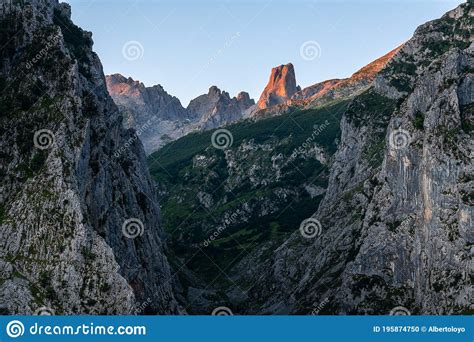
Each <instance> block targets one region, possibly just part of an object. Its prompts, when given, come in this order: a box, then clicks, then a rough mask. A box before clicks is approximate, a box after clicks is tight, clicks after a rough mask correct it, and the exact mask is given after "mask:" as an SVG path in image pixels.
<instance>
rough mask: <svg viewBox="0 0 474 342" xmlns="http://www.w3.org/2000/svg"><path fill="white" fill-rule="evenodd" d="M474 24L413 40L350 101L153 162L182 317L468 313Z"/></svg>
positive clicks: (457, 23) (200, 139) (460, 18)
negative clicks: (215, 311) (216, 311)
mask: <svg viewBox="0 0 474 342" xmlns="http://www.w3.org/2000/svg"><path fill="white" fill-rule="evenodd" d="M472 15H473V10H472V5H471V4H463V5H461V6H459V7H458V8H457V9H455V10H453V11H451V12H449V13H448V14H446V15H445V16H443V17H442V18H441V19H439V20H435V21H432V22H429V23H426V24H425V25H422V26H420V27H419V28H418V29H417V31H416V32H415V34H414V37H413V38H412V39H410V40H409V41H408V42H407V43H405V44H404V45H403V47H401V49H399V51H397V52H396V53H395V54H393V53H392V54H391V56H390V58H387V60H386V61H383V62H382V63H379V64H378V66H376V68H379V67H381V66H380V65H382V66H384V67H383V69H382V70H380V69H379V72H378V74H372V75H373V77H372V76H371V77H372V80H373V82H371V83H370V82H369V83H365V80H364V81H363V82H362V83H360V84H361V85H362V86H361V88H358V91H357V92H356V93H355V94H354V93H353V94H352V95H351V96H350V98H349V100H343V101H341V99H344V98H345V97H344V96H343V97H341V98H339V101H336V103H335V104H332V105H329V106H328V105H327V103H326V104H320V105H318V107H317V108H316V109H301V108H299V109H296V110H295V107H297V106H287V107H284V108H283V107H282V111H280V112H276V114H279V115H277V116H273V117H270V118H264V119H261V120H257V121H250V120H249V121H245V122H242V123H239V124H236V125H230V126H228V127H226V129H227V130H228V131H222V130H217V131H214V132H206V133H200V134H191V135H188V136H187V137H184V138H182V139H179V140H177V141H176V142H173V143H172V144H170V145H168V146H165V147H164V148H163V149H162V150H160V151H159V152H158V153H156V154H154V155H152V156H151V157H150V158H149V163H150V167H151V171H152V174H153V175H154V177H155V179H157V180H158V182H159V183H160V184H161V185H162V187H161V188H160V198H161V199H162V203H163V214H164V225H165V229H166V230H167V231H168V232H169V234H170V236H171V238H172V243H171V246H172V255H171V260H172V262H173V263H176V264H178V265H180V266H181V267H182V268H181V272H180V274H179V275H180V279H181V280H182V284H183V287H182V288H180V289H179V296H180V297H179V298H180V300H181V301H183V303H185V304H186V306H187V307H188V309H189V311H190V312H193V313H196V312H197V313H206V312H209V311H210V308H212V307H215V306H217V305H225V306H228V307H230V308H231V309H232V310H233V311H234V312H238V313H252V314H254V313H264V314H268V313H272V314H275V313H277V314H283V313H289V314H308V313H321V314H323V313H326V314H388V313H389V312H390V311H391V310H392V309H394V308H396V307H399V306H403V307H404V308H406V309H405V310H408V311H410V312H412V313H413V314H419V313H424V314H440V313H444V314H460V313H468V312H472V310H474V305H473V303H474V299H473V294H474V288H473V283H472V273H473V264H474V263H473V261H474V260H473V240H474V229H473V227H474V225H473V224H472V215H473V211H474V208H473V204H474V203H473V198H472V193H473V186H474V183H473V182H474V181H473V173H474V166H473V163H472V160H473V158H472V156H473V149H474V146H473V141H474V139H473V138H474V137H473V131H472V127H473V119H474V112H473V108H474V105H473V102H474V96H473V94H474V83H473V79H474V75H473V70H474V68H473V66H474V56H473V53H474V44H473V37H472ZM379 62H380V61H379ZM371 70H373V69H370V68H369V69H366V74H367V73H368V74H371ZM356 75H357V74H356ZM361 75H362V74H359V76H361ZM362 78H364V77H362ZM325 120H328V124H327V125H324V124H325ZM313 125H317V126H316V127H313ZM312 129H313V130H314V131H313V132H311V130H312ZM339 132H340V133H339ZM219 136H220V137H221V138H222V139H220V140H219V139H218V137H219ZM339 141H340V142H339ZM224 147H225V149H223V151H221V150H220V149H221V148H224ZM184 266H185V267H184Z"/></svg>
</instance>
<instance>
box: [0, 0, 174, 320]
mask: <svg viewBox="0 0 474 342" xmlns="http://www.w3.org/2000/svg"><path fill="white" fill-rule="evenodd" d="M0 8H1V17H0V21H1V22H0V27H1V31H0V44H1V46H2V47H3V48H2V50H1V52H0V63H1V67H0V88H1V89H0V90H1V92H0V136H1V139H0V148H1V151H2V152H1V154H0V159H1V162H0V175H1V182H0V194H1V196H0V241H1V242H0V246H1V248H0V303H1V306H2V307H1V310H2V312H3V313H16V314H31V313H32V312H34V311H36V310H37V309H39V308H41V307H48V308H49V309H50V310H53V311H55V312H56V313H57V314H87V313H91V314H99V313H100V314H125V313H132V312H133V311H134V310H136V307H137V306H140V307H142V308H145V310H146V312H150V313H162V314H163V313H176V312H178V306H177V302H176V301H175V299H174V295H173V293H172V288H171V282H172V279H171V274H170V268H169V265H168V262H167V259H166V257H165V256H164V254H163V251H164V245H163V243H162V238H161V234H162V232H161V228H160V211H159V206H158V204H157V202H156V198H155V193H154V185H153V183H152V181H151V179H150V176H149V173H148V170H147V168H146V164H145V154H144V152H143V147H142V146H141V144H140V142H139V141H138V137H137V135H136V134H135V132H134V131H133V130H125V129H123V128H122V118H121V116H120V115H119V114H118V111H117V108H116V106H115V104H114V103H113V101H112V99H111V98H110V97H109V95H108V93H107V89H106V86H105V78H104V75H103V71H102V66H101V63H100V61H99V59H98V57H97V55H96V54H95V53H93V52H92V39H91V34H90V33H89V32H85V31H82V30H81V29H80V28H78V27H77V26H75V25H74V24H73V23H72V22H71V20H70V14H71V13H70V7H69V5H67V4H64V3H62V4H58V1H57V0H29V1H22V2H15V4H13V5H12V4H11V2H10V1H2V2H1V6H0ZM131 220H133V221H131ZM133 237H134V238H133Z"/></svg>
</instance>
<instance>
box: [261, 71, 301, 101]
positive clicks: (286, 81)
mask: <svg viewBox="0 0 474 342" xmlns="http://www.w3.org/2000/svg"><path fill="white" fill-rule="evenodd" d="M298 90H299V88H298V87H297V85H296V78H295V69H294V68H293V64H291V63H288V64H286V65H280V66H278V67H275V68H273V69H272V72H271V74H270V79H269V80H268V84H267V86H266V87H265V89H264V90H263V93H262V95H261V96H260V99H259V100H258V102H257V107H258V109H265V108H268V107H272V106H275V105H278V104H284V103H286V102H287V101H288V100H289V99H290V98H291V97H292V96H293V95H294V94H295V93H296V92H297V91H298Z"/></svg>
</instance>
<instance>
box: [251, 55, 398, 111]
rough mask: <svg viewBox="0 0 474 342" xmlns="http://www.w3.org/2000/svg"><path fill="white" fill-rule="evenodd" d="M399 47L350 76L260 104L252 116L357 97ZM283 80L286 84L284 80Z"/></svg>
mask: <svg viewBox="0 0 474 342" xmlns="http://www.w3.org/2000/svg"><path fill="white" fill-rule="evenodd" d="M400 48H401V47H397V48H395V49H393V50H392V51H390V52H389V53H387V54H385V55H384V56H382V57H380V58H377V59H376V60H375V61H373V62H371V63H369V64H367V65H366V66H364V67H362V68H361V69H360V70H358V71H356V72H355V73H354V74H352V76H350V77H348V78H343V79H332V80H326V81H323V82H319V83H316V84H313V85H311V86H308V87H306V88H303V89H298V91H296V92H294V93H293V94H292V95H291V96H285V97H284V100H281V101H273V102H272V103H271V105H261V106H259V107H257V108H255V109H254V110H253V111H252V112H251V113H250V115H249V116H250V117H253V118H255V119H260V118H262V117H267V116H272V115H281V114H282V113H288V112H290V111H291V110H293V109H295V108H299V107H305V108H316V107H320V106H323V105H326V104H329V103H331V102H334V101H340V100H344V99H349V98H351V97H354V96H356V95H358V94H360V93H361V92H363V91H364V90H366V89H367V88H368V87H369V86H370V84H371V83H372V82H373V81H374V80H375V77H376V76H377V74H378V73H379V72H380V70H382V68H383V67H384V66H385V65H386V64H387V63H388V62H389V61H390V60H391V58H392V57H393V56H394V55H395V53H397V52H398V50H400ZM273 70H275V69H273ZM292 70H293V67H292ZM272 75H273V71H272ZM289 75H290V78H291V77H294V70H293V72H292V73H290V74H289ZM291 75H292V76H291ZM270 80H272V78H270ZM295 82H296V81H295ZM280 83H282V84H284V83H285V82H280ZM267 88H268V86H267ZM280 88H284V86H283V85H281V86H280ZM290 93H291V92H290ZM267 97H268V95H267V94H266V92H265V91H264V93H263V94H262V98H267ZM274 97H275V96H274ZM264 102H265V101H264Z"/></svg>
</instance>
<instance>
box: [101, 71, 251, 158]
mask: <svg viewBox="0 0 474 342" xmlns="http://www.w3.org/2000/svg"><path fill="white" fill-rule="evenodd" d="M106 79H107V88H108V90H109V93H110V95H111V96H112V98H113V99H114V101H115V103H116V104H117V105H118V106H119V108H120V111H121V112H122V113H123V115H124V117H125V122H124V124H125V127H131V128H134V129H136V130H137V131H138V132H139V133H140V139H141V141H142V142H143V144H144V147H145V151H146V152H147V154H150V153H151V152H153V151H156V150H158V149H159V148H160V147H162V146H163V145H165V144H166V143H168V142H170V141H173V140H176V139H178V138H179V137H181V136H183V135H186V134H187V133H189V132H192V131H200V130H207V129H212V128H216V127H219V126H223V125H226V124H228V123H231V122H234V121H237V120H239V119H241V118H242V117H243V116H244V114H245V113H246V111H247V110H248V109H249V108H250V107H252V106H254V105H255V102H254V101H253V100H252V99H250V97H249V95H248V93H246V92H241V93H239V94H238V95H237V97H233V98H231V97H230V96H229V93H227V92H225V91H221V90H220V89H219V88H217V87H216V86H212V87H211V88H209V92H208V93H207V94H203V95H200V96H198V97H197V98H195V99H193V100H192V101H191V102H190V103H189V105H188V107H187V108H183V107H182V106H181V103H180V102H179V100H178V99H177V98H176V97H174V96H171V95H169V94H168V93H167V92H166V91H165V90H164V89H163V87H162V86H161V85H157V86H153V87H145V86H144V85H143V83H141V82H139V81H135V80H133V79H132V78H125V77H124V76H122V75H120V74H114V75H110V76H107V77H106Z"/></svg>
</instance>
